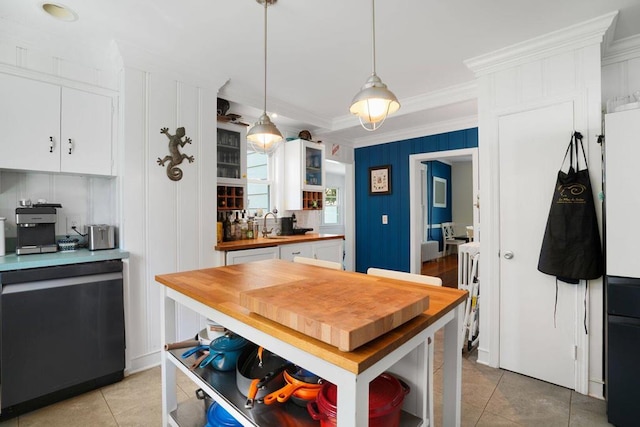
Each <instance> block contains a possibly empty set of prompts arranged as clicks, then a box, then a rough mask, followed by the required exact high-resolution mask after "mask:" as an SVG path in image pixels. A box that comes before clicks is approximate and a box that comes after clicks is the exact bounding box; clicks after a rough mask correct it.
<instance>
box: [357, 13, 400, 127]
mask: <svg viewBox="0 0 640 427" xmlns="http://www.w3.org/2000/svg"><path fill="white" fill-rule="evenodd" d="M371 30H372V31H371V47H372V49H371V53H372V55H371V57H372V61H371V62H372V63H373V72H372V73H371V75H370V76H369V78H368V79H367V81H366V82H365V84H364V86H362V88H361V89H360V92H358V93H357V94H356V96H354V97H353V101H351V107H350V108H349V111H350V112H351V114H355V115H356V116H358V118H359V119H360V124H361V125H362V127H363V128H364V129H365V130H368V131H374V130H376V129H378V128H379V127H380V126H382V123H384V121H385V120H386V118H387V116H388V115H389V114H393V113H395V112H396V111H398V109H399V108H400V103H399V102H398V98H396V96H395V95H394V94H393V92H391V91H390V90H389V89H387V85H386V84H384V83H382V80H381V79H380V77H378V75H377V74H376V2H375V0H371Z"/></svg>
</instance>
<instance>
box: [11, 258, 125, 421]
mask: <svg viewBox="0 0 640 427" xmlns="http://www.w3.org/2000/svg"><path fill="white" fill-rule="evenodd" d="M0 284H1V285H2V293H1V294H0V387H1V394H0V417H1V418H2V419H6V418H10V417H12V416H15V415H19V414H21V413H24V412H27V411H30V410H32V409H35V408H38V407H42V406H45V405H48V404H50V403H53V402H56V401H60V400H62V399H66V398H68V397H71V396H74V395H77V394H80V393H84V392H86V391H89V390H92V389H95V388H98V387H101V386H103V385H107V384H111V383H114V382H117V381H120V380H121V379H122V378H123V373H124V364H125V353H124V352H125V336H124V303H123V283H122V261H121V260H112V261H101V262H89V263H81V264H71V265H64V266H55V267H43V268H32V269H25V270H14V271H8V272H2V273H0Z"/></svg>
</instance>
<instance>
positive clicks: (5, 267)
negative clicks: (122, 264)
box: [0, 249, 129, 271]
mask: <svg viewBox="0 0 640 427" xmlns="http://www.w3.org/2000/svg"><path fill="white" fill-rule="evenodd" d="M125 258H129V252H127V251H124V250H121V249H105V250H99V251H90V250H88V249H77V250H75V251H58V252H52V253H46V254H30V255H16V254H15V253H8V254H6V255H5V256H3V257H0V271H10V270H24V269H27V268H40V267H53V266H56V265H68V264H81V263H85V262H96V261H109V260H114V259H125Z"/></svg>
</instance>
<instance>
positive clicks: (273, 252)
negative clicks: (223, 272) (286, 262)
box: [225, 246, 280, 265]
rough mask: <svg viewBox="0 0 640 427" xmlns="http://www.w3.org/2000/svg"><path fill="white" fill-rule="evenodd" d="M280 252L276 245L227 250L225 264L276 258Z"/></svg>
mask: <svg viewBox="0 0 640 427" xmlns="http://www.w3.org/2000/svg"><path fill="white" fill-rule="evenodd" d="M279 255H280V252H279V251H278V247H277V246H273V247H270V248H257V249H243V250H240V251H228V252H227V253H226V259H225V265H234V264H242V263H245V262H251V261H262V260H264V259H278V256H279Z"/></svg>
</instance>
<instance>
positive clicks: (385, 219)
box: [382, 215, 389, 224]
mask: <svg viewBox="0 0 640 427" xmlns="http://www.w3.org/2000/svg"><path fill="white" fill-rule="evenodd" d="M382 223H383V224H389V217H388V216H387V215H382Z"/></svg>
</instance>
